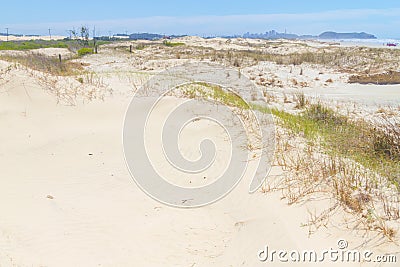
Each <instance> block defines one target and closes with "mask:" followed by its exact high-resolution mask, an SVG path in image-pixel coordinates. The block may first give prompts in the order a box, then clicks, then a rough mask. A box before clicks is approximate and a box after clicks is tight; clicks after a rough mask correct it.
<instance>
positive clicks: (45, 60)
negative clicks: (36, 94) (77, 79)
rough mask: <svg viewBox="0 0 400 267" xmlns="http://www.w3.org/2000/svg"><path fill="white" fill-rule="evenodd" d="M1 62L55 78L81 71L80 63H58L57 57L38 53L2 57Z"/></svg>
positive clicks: (66, 61)
mask: <svg viewBox="0 0 400 267" xmlns="http://www.w3.org/2000/svg"><path fill="white" fill-rule="evenodd" d="M0 59H1V60H5V61H9V62H15V63H18V64H21V65H22V66H25V67H27V68H29V69H32V70H36V71H41V72H45V73H48V74H50V75H57V76H69V75H76V74H79V73H80V72H81V71H82V70H83V66H82V64H80V63H77V62H73V61H70V60H62V61H61V62H60V61H59V59H58V57H49V56H46V55H42V54H38V53H27V54H24V55H2V56H0Z"/></svg>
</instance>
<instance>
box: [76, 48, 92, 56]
mask: <svg viewBox="0 0 400 267" xmlns="http://www.w3.org/2000/svg"><path fill="white" fill-rule="evenodd" d="M87 54H93V49H92V48H89V47H84V48H81V49H79V50H78V55H79V56H84V55H87Z"/></svg>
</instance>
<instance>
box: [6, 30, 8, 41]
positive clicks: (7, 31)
mask: <svg viewBox="0 0 400 267" xmlns="http://www.w3.org/2000/svg"><path fill="white" fill-rule="evenodd" d="M6 30H7V42H8V28H6Z"/></svg>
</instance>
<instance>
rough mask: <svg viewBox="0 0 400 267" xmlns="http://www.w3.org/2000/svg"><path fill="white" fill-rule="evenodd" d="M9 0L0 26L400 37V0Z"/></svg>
mask: <svg viewBox="0 0 400 267" xmlns="http://www.w3.org/2000/svg"><path fill="white" fill-rule="evenodd" d="M97 2H98V3H97V4H96V2H95V1H88V0H81V1H76V0H64V1H54V0H52V1H27V2H26V3H24V2H21V1H5V3H1V5H0V31H1V32H4V31H5V30H4V28H6V27H8V28H10V32H16V33H36V34H46V33H47V29H48V28H51V29H52V32H53V34H63V35H66V34H67V30H68V29H71V28H72V27H79V26H80V25H82V24H85V25H87V26H89V27H90V28H92V27H93V26H94V25H95V26H96V29H97V32H98V33H99V34H103V35H108V32H109V31H111V32H113V33H118V32H119V33H123V32H125V31H128V32H129V33H130V32H156V33H166V34H172V33H176V34H198V35H213V34H216V35H222V34H235V33H239V34H241V33H244V32H247V31H249V32H265V31H268V30H271V29H275V30H277V31H280V32H284V31H285V29H286V30H287V32H292V33H298V34H319V33H321V32H323V31H326V30H333V31H339V32H344V31H366V32H369V33H373V34H375V35H377V36H378V37H380V38H388V37H393V38H400V30H399V29H400V1H398V0H384V1H376V0H363V1H361V0H334V1H323V0H319V1H306V0H303V1H298V0H297V1H296V0H274V1H265V0H264V1H262V0H259V1H254V0H248V1H235V0H231V1H228V0H199V1H189V0H167V1H161V0H155V1H146V0H141V1H132V0H130V1H122V0H109V1H97Z"/></svg>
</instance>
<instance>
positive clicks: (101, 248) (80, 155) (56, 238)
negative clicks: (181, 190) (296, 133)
mask: <svg viewBox="0 0 400 267" xmlns="http://www.w3.org/2000/svg"><path fill="white" fill-rule="evenodd" d="M109 57H110V55H104V56H102V57H99V58H95V57H93V58H90V59H87V60H88V61H89V62H91V63H92V65H91V66H90V67H89V68H95V69H96V68H97V71H98V72H99V73H101V70H105V69H107V68H110V69H113V66H114V65H118V63H110V64H108V65H106V64H104V63H102V61H108V59H109ZM96 62H97V64H98V65H96ZM2 64H3V65H2V66H5V65H6V63H4V62H3V63H2ZM120 66H124V65H120ZM128 67H129V66H128ZM116 70H117V71H121V70H118V69H116ZM13 75H14V76H12V78H11V80H10V81H9V82H7V83H5V84H2V85H1V90H0V124H1V125H2V127H1V131H0V139H1V140H2V142H1V149H0V162H1V163H0V165H1V177H0V266H35V267H36V266H267V265H268V266H279V265H281V264H279V263H278V262H273V263H269V262H261V261H260V260H259V259H258V257H257V253H258V251H259V250H261V249H263V248H264V247H265V246H266V245H268V246H269V247H270V248H271V249H276V250H280V249H287V250H294V249H297V250H305V249H315V250H318V251H321V250H323V249H329V248H334V249H336V248H337V241H338V240H339V239H345V240H347V242H348V243H349V248H351V249H354V248H368V249H370V250H372V251H373V252H374V253H375V254H383V253H398V250H399V248H398V246H397V245H395V244H394V243H392V242H387V241H386V240H385V239H382V238H381V237H380V235H379V234H378V233H375V232H364V231H362V230H357V229H356V230H354V229H351V228H349V227H352V226H353V224H352V223H351V221H350V222H348V223H344V221H345V219H347V220H352V219H351V216H350V217H349V215H348V214H346V213H345V212H343V211H342V210H340V209H339V210H338V211H337V212H336V213H335V214H333V215H332V217H331V218H330V220H329V227H327V228H325V227H321V228H320V229H318V231H316V232H315V233H313V234H311V235H310V233H309V230H310V227H308V226H304V224H306V223H307V222H308V221H309V219H310V213H311V214H312V213H314V212H316V211H321V210H323V209H325V208H327V207H329V206H330V204H332V200H329V199H322V200H318V199H316V200H315V201H310V202H307V203H306V204H294V205H291V206H289V205H287V204H286V202H285V201H284V200H282V199H281V194H280V192H279V191H275V192H268V193H265V192H262V191H261V190H259V191H257V192H256V193H254V194H248V192H247V191H248V184H249V182H250V178H251V175H250V174H247V176H245V177H244V179H243V181H242V182H241V183H240V184H239V186H237V187H236V188H235V189H234V190H233V192H232V193H231V194H229V195H228V196H226V197H225V198H223V199H222V200H221V201H219V202H217V203H214V204H212V205H209V206H205V207H202V208H198V209H179V208H173V207H169V206H165V205H163V204H161V203H159V202H157V201H155V200H153V199H152V198H149V197H148V196H147V195H146V194H145V193H144V192H142V191H141V190H140V189H139V188H138V187H137V185H136V184H135V182H134V181H133V179H132V178H131V176H130V174H129V172H128V169H127V167H126V164H125V160H124V155H123V147H122V125H123V120H124V115H125V111H126V109H127V107H128V104H129V102H130V97H128V96H130V95H131V90H132V86H131V84H129V83H128V82H127V81H126V80H124V79H122V78H119V77H118V76H117V74H116V75H108V76H107V75H105V76H104V79H105V80H106V82H107V83H108V84H109V86H110V87H111V89H112V90H113V94H112V96H107V97H105V99H104V101H103V100H93V101H91V102H89V103H87V102H85V103H83V102H82V101H77V103H76V105H75V106H68V105H63V104H57V101H56V97H55V96H54V95H52V94H50V93H48V90H45V89H44V88H43V85H42V84H40V83H38V81H37V79H36V78H34V77H32V76H31V75H29V74H28V73H27V72H25V71H23V70H18V71H15V72H14V74H13ZM391 88H392V87H390V88H389V89H391ZM357 90H358V89H357ZM353 92H356V91H353ZM396 94H397V93H396ZM170 101H172V103H174V101H176V102H177V103H178V102H179V101H180V100H179V99H174V98H171V99H170ZM160 120H161V117H160ZM208 132H209V134H211V135H215V136H216V137H218V134H219V133H218V131H216V130H213V128H208ZM185 140H186V141H185ZM183 142H188V143H187V145H189V143H190V138H186V139H183ZM221 142H223V141H221ZM183 146H185V143H184V144H183ZM271 174H272V175H271V176H270V178H269V179H270V180H271V181H272V180H273V179H275V178H274V177H275V176H278V175H280V174H282V170H281V169H280V168H279V167H274V168H273V170H272V173H271ZM287 264H288V263H282V266H283V265H287ZM333 265H335V266H342V265H345V266H360V263H348V264H345V263H335V264H333ZM298 266H309V263H304V264H303V265H301V264H300V263H299V264H298ZM323 266H329V263H328V262H326V263H324V265H323ZM368 266H369V265H368ZM371 266H378V265H374V264H372V265H371Z"/></svg>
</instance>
